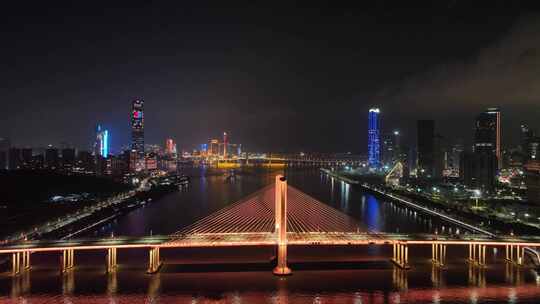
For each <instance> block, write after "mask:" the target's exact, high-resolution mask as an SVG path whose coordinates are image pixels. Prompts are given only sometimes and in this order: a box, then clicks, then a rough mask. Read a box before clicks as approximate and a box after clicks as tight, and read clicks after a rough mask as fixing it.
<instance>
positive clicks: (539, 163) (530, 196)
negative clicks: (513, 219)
mask: <svg viewBox="0 0 540 304" xmlns="http://www.w3.org/2000/svg"><path fill="white" fill-rule="evenodd" d="M525 184H526V185H527V201H528V202H529V203H535V204H540V160H531V161H529V162H528V163H527V164H526V165H525Z"/></svg>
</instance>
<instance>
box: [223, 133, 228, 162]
mask: <svg viewBox="0 0 540 304" xmlns="http://www.w3.org/2000/svg"><path fill="white" fill-rule="evenodd" d="M228 149H229V139H228V138H227V132H223V158H227V154H228V153H227V152H228V151H227V150H228Z"/></svg>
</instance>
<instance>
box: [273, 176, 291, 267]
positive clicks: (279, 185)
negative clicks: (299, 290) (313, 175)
mask: <svg viewBox="0 0 540 304" xmlns="http://www.w3.org/2000/svg"><path fill="white" fill-rule="evenodd" d="M275 196H276V197H275V199H276V201H275V203H276V207H275V209H276V210H275V215H276V221H275V222H276V223H275V225H276V226H275V232H276V233H277V237H278V239H277V265H276V267H275V268H274V271H273V273H274V274H275V275H290V274H291V269H290V268H289V267H288V266H287V180H286V179H285V177H284V176H283V175H277V176H276V189H275Z"/></svg>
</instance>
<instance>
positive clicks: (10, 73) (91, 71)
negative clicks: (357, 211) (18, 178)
mask: <svg viewBox="0 0 540 304" xmlns="http://www.w3.org/2000/svg"><path fill="white" fill-rule="evenodd" d="M42 9H43V10H45V11H47V12H49V13H50V14H49V15H48V16H49V17H50V18H49V17H47V18H43V17H40V16H41V12H42ZM288 9H290V10H288V13H286V14H285V13H279V12H280V11H281V10H280V7H279V6H278V5H277V7H267V8H254V7H247V8H237V9H227V8H210V7H204V6H203V7H195V6H186V7H184V6H180V5H178V6H176V5H175V6H172V7H165V8H163V7H162V8H157V7H153V6H152V5H146V4H139V5H134V7H133V8H129V9H127V10H126V11H124V8H120V7H114V6H113V5H111V6H109V7H108V9H107V10H106V11H105V12H102V11H99V10H95V9H92V8H90V7H85V10H84V11H83V12H81V11H77V10H75V9H74V8H65V7H64V8H58V9H50V8H48V7H44V8H42V7H40V6H39V5H38V6H35V7H31V8H28V9H25V10H23V9H22V8H21V7H18V6H16V5H14V7H13V9H12V10H11V11H10V13H11V15H10V16H7V17H6V18H7V20H8V21H9V23H10V24H11V25H12V26H10V27H8V28H7V32H8V34H7V35H6V39H7V40H6V41H7V45H9V46H10V47H6V48H3V49H2V51H1V52H2V56H0V58H2V59H1V60H4V61H10V62H6V63H7V64H6V65H5V66H6V69H5V70H4V73H3V74H2V75H3V76H2V80H3V82H4V84H5V85H4V86H3V88H1V89H0V90H1V93H2V95H3V96H4V98H5V100H12V101H13V102H9V103H8V104H7V105H6V106H5V109H4V113H5V114H4V118H3V119H2V120H1V122H0V130H1V133H2V134H0V136H2V137H7V138H10V140H11V141H12V143H13V144H14V145H20V146H25V145H33V146H34V145H35V146H46V145H47V144H50V143H52V144H58V143H59V142H60V141H66V142H70V143H73V145H75V146H78V147H86V146H88V141H87V138H88V137H89V136H91V135H92V134H93V130H94V126H95V124H96V122H97V121H99V122H103V123H104V125H106V126H107V127H108V129H109V130H110V132H111V134H115V137H114V141H113V143H112V144H113V147H111V148H112V150H114V151H118V150H119V147H120V146H121V145H122V144H127V143H129V138H130V135H129V128H130V126H129V121H126V120H125V112H126V110H127V109H129V106H130V105H129V102H130V100H132V99H133V98H134V96H140V97H142V98H144V99H145V100H146V101H148V102H147V105H146V106H147V114H148V115H147V116H146V119H147V121H148V128H146V129H145V135H146V139H147V140H148V141H149V142H154V143H156V142H162V140H163V138H167V137H174V138H176V139H177V142H178V145H179V146H182V147H185V146H189V145H192V144H193V143H197V142H200V141H201V140H202V139H204V138H206V137H207V136H208V134H211V133H212V132H215V130H227V131H228V132H230V133H231V134H234V136H235V138H237V139H238V141H239V142H244V143H249V145H250V148H251V149H253V150H280V149H285V150H288V151H301V150H311V151H315V150H320V151H323V150H326V151H349V150H350V151H364V150H365V144H366V142H367V134H365V132H363V131H362V128H363V126H365V125H366V124H367V117H365V115H363V114H361V113H365V111H366V110H367V109H368V108H369V107H370V106H371V105H376V106H378V107H379V108H381V111H382V112H383V113H384V117H385V119H386V120H387V123H385V126H386V127H388V128H389V129H394V128H399V129H400V130H401V132H402V134H403V142H404V143H409V144H410V143H412V142H414V134H415V133H416V132H415V121H416V120H419V119H433V120H435V121H437V125H438V126H440V127H441V130H440V131H441V133H443V134H449V133H452V135H455V136H456V137H461V138H463V140H464V141H465V142H472V139H471V138H470V136H469V134H470V130H471V127H470V123H469V122H473V121H474V116H475V114H474V113H478V112H480V111H482V110H484V109H485V108H487V107H500V109H501V111H503V112H504V115H503V116H502V120H503V121H502V125H504V126H505V130H504V132H503V134H502V136H503V143H512V144H517V143H518V141H517V140H516V139H515V136H513V134H514V133H516V132H519V127H520V125H521V124H527V125H530V127H531V128H536V129H538V128H539V127H540V126H539V125H538V122H537V120H536V119H535V117H536V116H537V115H538V113H539V111H540V109H539V107H538V106H537V102H536V101H537V97H538V96H539V95H540V94H538V92H537V91H536V90H537V86H536V85H535V83H536V76H535V75H536V73H534V71H536V66H537V64H538V62H539V57H538V55H537V52H536V51H535V50H537V49H538V47H537V45H536V44H537V39H534V38H533V37H532V36H531V35H532V34H534V33H535V29H537V28H538V26H539V24H538V22H537V21H536V19H538V18H534V16H532V17H530V16H529V15H528V14H524V13H523V9H517V8H516V9H512V8H510V9H508V8H505V9H504V10H493V11H491V14H483V15H482V17H481V21H482V22H478V18H479V10H478V9H472V10H471V9H470V7H469V6H468V5H467V4H464V3H461V2H459V3H456V4H450V5H442V7H441V8H440V9H431V10H429V9H420V10H412V9H391V8H388V9H387V8H385V7H384V6H382V7H379V8H371V9H368V10H360V9H355V8H341V7H331V8H329V9H328V10H325V11H319V10H316V9H310V8H309V7H307V8H306V7H299V8H296V9H292V8H288ZM276 14H277V15H276ZM298 15H301V16H303V17H305V20H306V22H302V23H301V22H299V21H298V18H297V16H298ZM487 15H489V16H487ZM54 16H57V17H62V18H65V19H66V20H65V23H64V25H56V24H52V23H50V22H49V21H48V20H50V19H55V18H54ZM129 16H141V17H143V16H144V17H145V18H142V19H144V20H145V23H143V24H138V21H135V20H137V18H129ZM276 16H277V17H279V18H275V17H276ZM179 17H181V18H179ZM278 19H279V22H278V21H277V20H278ZM412 19H414V20H415V22H414V23H410V20H412ZM27 20H32V21H31V22H26V23H24V22H25V21H27ZM117 20H121V21H122V22H119V21H117ZM210 21H212V22H210ZM22 23H24V24H22ZM119 23H121V24H122V25H120V24H119ZM19 25H21V26H19ZM147 25H151V26H147ZM426 25H429V27H426ZM419 27H421V28H422V29H423V33H424V34H423V35H424V36H419V35H418V34H417V32H418V28H419ZM74 28H78V29H80V30H77V32H74V30H73V29H74ZM364 28H366V29H376V30H375V31H373V32H371V31H367V32H366V30H364ZM464 29H466V30H464ZM43 31H47V33H48V34H49V36H48V37H49V39H47V40H46V41H41V40H40V38H39V35H40V33H42V32H43ZM351 37H352V38H351ZM117 38H118V39H117ZM141 40H143V41H151V42H150V43H146V44H142V45H141V44H138V43H137V42H138V41H141ZM86 41H93V46H92V47H88V45H87V42H86ZM405 41H407V43H405ZM10 42H12V43H10ZM409 42H410V43H409ZM37 45H39V46H40V48H37V47H36V46H37ZM284 45H287V48H284V47H283V46H284ZM330 45H331V47H330ZM125 47H128V48H129V49H130V52H128V53H125V52H124V51H123V50H124V48H125ZM38 49H39V50H40V51H37V50H38ZM91 50H94V51H93V52H91ZM105 50H107V51H105ZM12 58H17V59H18V60H17V61H16V62H17V64H13V63H11V62H12V61H11V59H12ZM98 62H99V64H98ZM495 63H500V64H495ZM161 70H164V71H166V72H167V73H158V72H157V71H161ZM165 75H166V76H165ZM329 75H332V77H330V76H329ZM504 81H506V82H504ZM292 83H294V86H292V85H291V84H292ZM501 83H504V85H501ZM97 88H99V89H97ZM50 105H54V106H50ZM58 109H61V110H58ZM397 109H399V111H398V110H397ZM38 113H39V115H38ZM321 121H326V122H328V123H325V124H321V123H320V122H321ZM388 122H390V123H388ZM455 122H459V123H458V124H456V123H455ZM248 125H249V126H250V127H249V128H246V127H245V126H248ZM41 126H47V128H42V127H41ZM67 126H69V128H67ZM188 130H189V132H187V131H188ZM261 133H265V136H264V137H261V136H258V134H261ZM283 134H286V136H283ZM335 134H340V135H342V136H335ZM321 137H322V138H325V139H326V140H325V143H324V144H322V143H321V141H320V140H319V138H321ZM353 139H354V140H353ZM357 139H358V140H357Z"/></svg>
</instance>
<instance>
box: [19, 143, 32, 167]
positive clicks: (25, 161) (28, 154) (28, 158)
mask: <svg viewBox="0 0 540 304" xmlns="http://www.w3.org/2000/svg"><path fill="white" fill-rule="evenodd" d="M21 161H22V167H23V168H25V169H32V168H33V161H32V148H23V149H22V150H21Z"/></svg>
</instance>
